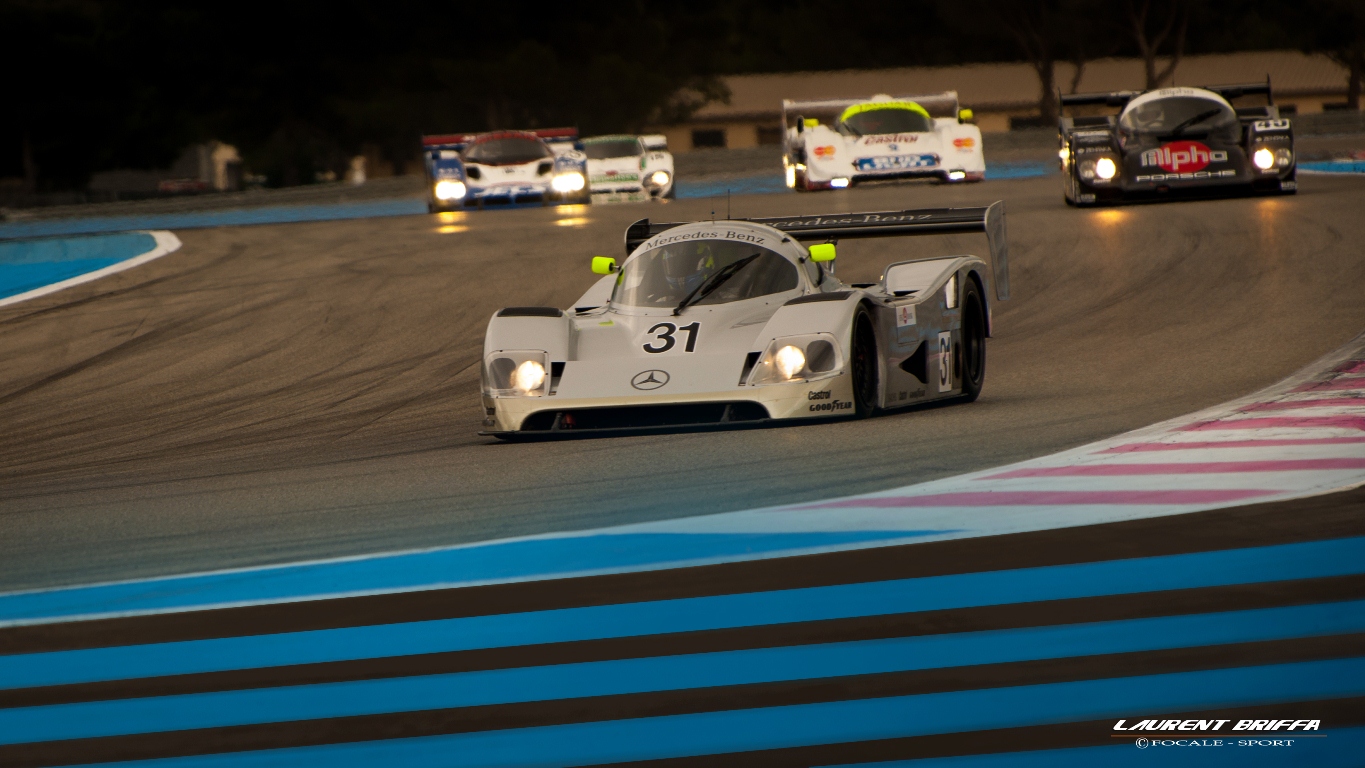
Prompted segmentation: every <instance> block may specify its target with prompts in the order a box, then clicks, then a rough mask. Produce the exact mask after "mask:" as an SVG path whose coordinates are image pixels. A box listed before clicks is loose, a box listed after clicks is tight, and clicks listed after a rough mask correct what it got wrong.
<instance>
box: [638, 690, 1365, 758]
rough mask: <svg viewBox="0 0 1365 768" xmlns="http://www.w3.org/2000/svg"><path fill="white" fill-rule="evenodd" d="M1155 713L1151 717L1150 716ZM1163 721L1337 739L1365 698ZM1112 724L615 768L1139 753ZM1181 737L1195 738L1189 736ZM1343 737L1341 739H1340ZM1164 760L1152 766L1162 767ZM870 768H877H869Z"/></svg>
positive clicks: (1363, 708) (1364, 710) (1353, 722)
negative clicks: (1304, 727) (1277, 724)
mask: <svg viewBox="0 0 1365 768" xmlns="http://www.w3.org/2000/svg"><path fill="white" fill-rule="evenodd" d="M1149 714H1150V713H1149ZM1161 717H1162V718H1163V719H1176V720H1216V719H1220V718H1227V719H1233V720H1272V719H1274V720H1301V719H1304V718H1305V717H1310V718H1317V719H1321V720H1322V724H1323V726H1324V727H1326V728H1327V730H1324V731H1322V732H1321V734H1320V735H1326V736H1327V738H1332V730H1331V729H1333V728H1342V727H1350V726H1358V725H1361V724H1365V698H1353V699H1327V700H1323V701H1304V702H1295V703H1292V704H1268V705H1264V706H1257V707H1230V708H1227V709H1216V710H1205V711H1201V712H1163V713H1161ZM1113 727H1114V721H1113V720H1092V721H1089V722H1084V723H1063V724H1060V725H1038V726H1031V727H1027V728H1001V729H997V730H989V731H970V732H967V733H945V734H935V735H933V736H912V737H908V738H903V739H886V740H879V741H860V742H853V743H848V744H825V745H821V746H818V747H796V748H791V749H773V750H764V751H761V752H736V753H730V754H723V755H707V756H705V757H689V758H669V759H665V760H644V761H639V762H629V763H612V766H613V768H755V767H759V768H808V767H809V766H821V765H835V764H840V763H844V764H850V763H874V762H881V761H886V760H913V759H925V758H931V757H963V756H967V755H987V754H1002V753H1016V752H1034V751H1038V750H1044V749H1068V748H1072V747H1103V746H1111V745H1115V744H1122V745H1125V746H1127V748H1128V749H1135V748H1136V747H1134V746H1133V743H1132V740H1130V739H1119V738H1115V737H1114V736H1113V735H1112V734H1113V733H1114V731H1113ZM1248 735H1250V734H1247V733H1245V732H1240V733H1234V732H1231V731H1228V732H1225V733H1222V734H1220V736H1218V737H1215V738H1224V739H1228V738H1233V739H1235V738H1239V736H1240V737H1243V738H1244V737H1246V736H1248ZM1293 736H1294V734H1290V733H1288V732H1285V731H1281V732H1279V733H1277V734H1276V735H1275V738H1292V737H1293ZM1180 738H1194V735H1192V734H1184V735H1183V736H1181V737H1180ZM1338 738H1340V737H1338ZM1163 764H1164V761H1163V760H1161V759H1160V758H1159V757H1154V758H1153V760H1152V765H1153V766H1160V765H1163ZM868 768H875V766H869V767H868Z"/></svg>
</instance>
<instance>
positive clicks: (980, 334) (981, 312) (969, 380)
mask: <svg viewBox="0 0 1365 768" xmlns="http://www.w3.org/2000/svg"><path fill="white" fill-rule="evenodd" d="M958 350H959V355H958V363H959V364H958V371H960V372H961V375H962V397H963V399H964V400H966V401H967V402H969V403H970V402H972V401H973V400H975V399H976V398H977V397H978V396H980V395H981V387H982V386H984V385H985V383H986V302H985V299H983V298H982V296H981V289H980V288H979V287H977V285H976V281H975V280H972V279H970V278H969V279H968V280H967V284H966V287H965V289H964V290H963V291H962V343H961V344H959V345H958Z"/></svg>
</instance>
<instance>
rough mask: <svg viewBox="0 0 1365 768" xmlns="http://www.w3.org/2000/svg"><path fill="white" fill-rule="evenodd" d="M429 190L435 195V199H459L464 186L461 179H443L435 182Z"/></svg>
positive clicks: (463, 192) (462, 193) (462, 195)
mask: <svg viewBox="0 0 1365 768" xmlns="http://www.w3.org/2000/svg"><path fill="white" fill-rule="evenodd" d="M431 192H432V194H434V195H436V199H437V200H459V199H460V198H462V197H464V195H465V186H464V182H463V181H451V180H450V179H445V180H443V181H438V182H436V186H435V187H434V188H433V189H432V190H431Z"/></svg>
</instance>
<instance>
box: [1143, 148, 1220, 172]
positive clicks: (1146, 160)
mask: <svg viewBox="0 0 1365 768" xmlns="http://www.w3.org/2000/svg"><path fill="white" fill-rule="evenodd" d="M1227 161H1228V153H1227V152H1224V151H1223V150H1221V149H1209V148H1208V147H1207V146H1206V145H1204V144H1203V143H1201V142H1198V141H1172V142H1171V143H1169V144H1162V145H1161V146H1160V147H1159V148H1157V149H1149V150H1147V151H1146V152H1143V153H1142V167H1144V168H1149V167H1151V166H1153V165H1156V166H1160V167H1161V169H1162V170H1163V171H1167V172H1168V173H1192V172H1194V171H1202V170H1203V169H1204V168H1205V167H1207V166H1208V165H1209V163H1226V162H1227Z"/></svg>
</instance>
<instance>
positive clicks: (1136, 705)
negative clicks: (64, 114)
mask: <svg viewBox="0 0 1365 768" xmlns="http://www.w3.org/2000/svg"><path fill="white" fill-rule="evenodd" d="M1362 695H1365V659H1347V660H1333V661H1317V662H1304V663H1297V664H1277V665H1268V666H1262V667H1245V668H1238V669H1220V670H1209V671H1201V672H1184V673H1176V674H1165V675H1147V676H1142V677H1127V678H1115V679H1107V680H1085V681H1080V682H1072V683H1052V684H1047V685H1029V686H1018V687H1014V688H993V689H985V690H972V691H954V692H951V693H935V694H923V695H917V696H894V697H886V698H878V699H858V700H853V701H838V702H827V703H820V704H801V705H792V706H784V707H768V708H762V709H744V710H732V711H726V712H705V713H699V714H691V715H674V716H666V717H648V718H637V719H633V720H613V721H604V722H592V723H579V724H571V725H555V726H544V727H539V728H518V729H507V730H500V731H485V732H480V733H462V734H452V735H448V736H430V737H422V738H412V739H393V740H387V741H371V742H361V743H353V744H330V745H326V746H319V747H300V748H292V749H277V750H268V751H260V752H244V753H233V754H218V755H204V756H196V757H186V758H170V759H162V760H154V761H139V762H131V763H123V765H127V766H138V765H146V766H148V767H149V768H150V767H151V766H186V768H189V767H190V766H194V767H196V768H197V767H203V768H209V767H211V766H253V767H260V768H265V767H266V766H296V765H327V766H373V765H404V766H423V765H433V766H434V765H440V766H445V767H446V768H464V767H466V766H469V767H473V766H480V767H482V768H496V767H500V766H506V767H507V768H512V766H518V767H519V768H539V767H541V766H543V767H544V768H550V767H551V766H565V765H593V764H600V763H617V762H625V761H629V760H650V759H662V758H671V757H692V756H702V755H715V754H725V753H730V752H744V751H751V750H760V749H781V748H787V747H803V746H815V745H819V744H838V743H849V742H857V741H869V740H873V739H892V738H903V737H911V736H927V735H933V734H940V733H963V732H971V731H978V730H987V729H994V728H1018V727H1025V726H1034V725H1046V724H1051V723H1066V722H1079V721H1085V720H1096V719H1101V718H1110V717H1113V718H1119V717H1132V716H1133V713H1134V712H1163V711H1164V712H1180V711H1195V710H1206V709H1215V708H1222V707H1236V706H1254V705H1258V704H1268V703H1285V702H1295V701H1313V700H1319V699H1331V698H1343V697H1350V696H1362ZM1160 759H1161V757H1160V754H1158V755H1156V756H1154V760H1156V761H1158V763H1159V761H1160Z"/></svg>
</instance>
